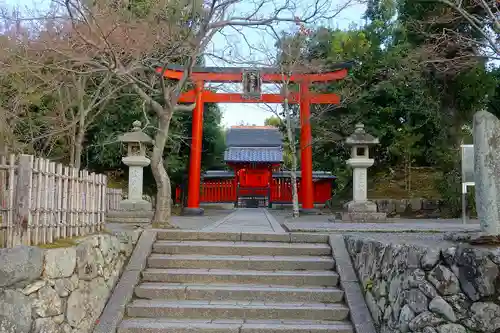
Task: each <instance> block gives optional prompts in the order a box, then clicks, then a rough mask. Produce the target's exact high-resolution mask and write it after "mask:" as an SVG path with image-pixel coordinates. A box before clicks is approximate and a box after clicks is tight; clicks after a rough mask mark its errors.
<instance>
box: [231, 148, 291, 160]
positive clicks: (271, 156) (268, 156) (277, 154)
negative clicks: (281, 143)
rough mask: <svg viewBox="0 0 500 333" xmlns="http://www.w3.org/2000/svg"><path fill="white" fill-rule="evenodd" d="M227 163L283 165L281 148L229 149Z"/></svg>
mask: <svg viewBox="0 0 500 333" xmlns="http://www.w3.org/2000/svg"><path fill="white" fill-rule="evenodd" d="M224 160H225V161H226V162H261V163H282V162H283V149H282V148H281V147H229V148H227V149H226V151H225V152H224Z"/></svg>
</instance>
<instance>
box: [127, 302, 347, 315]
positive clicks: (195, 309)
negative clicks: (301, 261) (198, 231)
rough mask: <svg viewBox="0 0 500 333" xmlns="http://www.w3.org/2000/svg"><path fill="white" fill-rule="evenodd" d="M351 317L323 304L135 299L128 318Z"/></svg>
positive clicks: (341, 309) (338, 307)
mask: <svg viewBox="0 0 500 333" xmlns="http://www.w3.org/2000/svg"><path fill="white" fill-rule="evenodd" d="M348 314H349V309H348V308H347V307H346V306H345V305H343V304H324V303H306V304H304V303H268V302H266V303H263V302H250V301H208V300H206V301H205V300H203V301H178V300H145V299H136V300H134V301H133V302H132V303H131V304H129V305H128V306H127V315H128V316H129V317H149V318H155V317H171V318H184V319H185V318H217V319H240V318H246V319H265V320H269V319H295V320H300V319H307V320H345V319H346V318H347V316H348Z"/></svg>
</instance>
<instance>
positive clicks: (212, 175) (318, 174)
mask: <svg viewBox="0 0 500 333" xmlns="http://www.w3.org/2000/svg"><path fill="white" fill-rule="evenodd" d="M296 176H297V178H301V177H302V174H301V172H300V171H297V173H296ZM233 177H234V171H226V170H209V171H207V172H205V174H203V178H205V179H218V178H233ZM289 177H290V171H288V170H285V171H278V172H273V178H289ZM336 178H337V177H335V176H334V175H333V174H332V173H331V172H328V171H313V179H336Z"/></svg>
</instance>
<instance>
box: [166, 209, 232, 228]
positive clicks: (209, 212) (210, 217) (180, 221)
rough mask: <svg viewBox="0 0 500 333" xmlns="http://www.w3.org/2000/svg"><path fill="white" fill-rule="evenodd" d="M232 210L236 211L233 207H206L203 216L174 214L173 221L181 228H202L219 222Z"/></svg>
mask: <svg viewBox="0 0 500 333" xmlns="http://www.w3.org/2000/svg"><path fill="white" fill-rule="evenodd" d="M232 212H234V210H232V209H206V210H205V214H204V215H203V216H172V217H171V222H172V224H173V225H175V226H176V227H178V228H180V229H185V230H201V229H203V228H205V227H207V226H210V225H212V224H214V223H217V222H218V221H220V220H221V219H223V218H225V217H226V216H228V215H229V214H231V213H232Z"/></svg>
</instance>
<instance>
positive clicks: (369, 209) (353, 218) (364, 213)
mask: <svg viewBox="0 0 500 333" xmlns="http://www.w3.org/2000/svg"><path fill="white" fill-rule="evenodd" d="M378 143H379V140H378V139H377V138H375V137H374V136H372V135H370V134H368V133H366V132H365V129H364V125H363V124H357V125H356V130H355V131H354V133H353V134H352V135H351V136H349V137H348V138H347V139H346V145H348V146H350V147H351V158H350V159H349V160H347V164H349V165H350V166H351V167H352V175H353V189H352V201H350V202H348V203H347V205H346V206H347V212H343V213H342V221H343V222H385V221H386V219H387V214H386V213H378V212H377V204H376V203H374V202H372V201H369V200H368V198H367V191H368V168H369V167H371V166H372V165H373V163H374V160H373V159H372V158H370V153H369V151H370V146H373V145H376V144H378Z"/></svg>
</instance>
